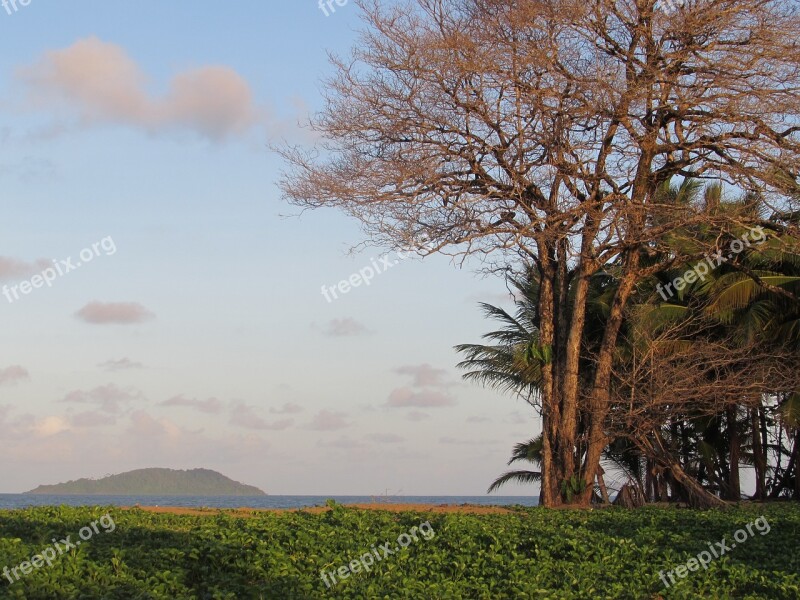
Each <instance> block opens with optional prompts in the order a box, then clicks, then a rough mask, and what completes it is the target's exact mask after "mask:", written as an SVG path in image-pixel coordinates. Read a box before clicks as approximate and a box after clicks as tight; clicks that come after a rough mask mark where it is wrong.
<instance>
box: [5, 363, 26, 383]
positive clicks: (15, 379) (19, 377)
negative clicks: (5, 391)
mask: <svg viewBox="0 0 800 600" xmlns="http://www.w3.org/2000/svg"><path fill="white" fill-rule="evenodd" d="M26 379H30V375H29V373H28V369H26V368H24V367H21V366H19V365H11V366H10V367H6V368H5V369H0V385H13V384H15V383H19V382H20V381H25V380H26Z"/></svg>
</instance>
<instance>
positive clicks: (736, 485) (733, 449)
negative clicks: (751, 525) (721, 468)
mask: <svg viewBox="0 0 800 600" xmlns="http://www.w3.org/2000/svg"><path fill="white" fill-rule="evenodd" d="M737 408H738V407H736V406H729V407H728V408H727V409H726V411H725V414H726V420H727V421H728V441H729V442H730V451H729V453H728V459H729V460H728V462H729V463H730V475H729V477H728V496H727V497H728V500H733V501H734V502H739V500H741V499H742V487H741V484H740V481H739V453H740V450H741V441H740V439H739V427H738V425H737V415H738V412H739V411H738V410H737Z"/></svg>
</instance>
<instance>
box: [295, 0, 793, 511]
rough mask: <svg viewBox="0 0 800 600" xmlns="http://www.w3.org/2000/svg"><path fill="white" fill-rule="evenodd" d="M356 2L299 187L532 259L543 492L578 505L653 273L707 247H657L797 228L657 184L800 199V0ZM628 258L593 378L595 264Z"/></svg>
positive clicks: (437, 238) (414, 231)
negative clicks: (624, 347)
mask: <svg viewBox="0 0 800 600" xmlns="http://www.w3.org/2000/svg"><path fill="white" fill-rule="evenodd" d="M358 4H359V5H360V7H361V9H362V11H363V14H364V18H365V21H366V27H365V30H364V31H363V33H362V36H361V40H360V43H359V45H358V46H357V47H356V48H355V49H354V50H353V53H352V56H351V57H349V58H347V59H344V58H334V59H333V62H334V65H335V67H336V75H335V76H334V77H333V78H332V79H330V80H329V81H327V82H326V86H325V92H326V101H327V102H326V107H325V109H324V110H323V111H322V112H321V114H320V115H318V117H317V118H316V119H315V120H314V121H313V127H314V128H315V130H316V131H317V132H319V133H320V134H321V136H322V137H323V139H324V140H325V141H324V143H322V144H321V145H320V147H319V148H317V149H315V150H312V151H305V150H303V149H300V148H291V147H287V148H283V149H282V150H281V152H282V154H283V156H284V157H285V159H286V160H287V161H288V164H289V168H288V170H287V172H286V173H285V174H284V177H283V179H282V189H283V191H284V193H285V196H286V197H287V198H288V199H289V200H290V201H291V202H293V203H295V204H297V205H299V206H301V207H321V206H335V207H338V208H340V209H342V210H344V211H346V212H347V213H349V214H351V215H353V216H355V217H356V218H357V219H359V220H360V221H361V222H362V223H363V224H364V226H365V229H366V230H367V231H368V233H369V234H370V236H371V238H372V239H373V240H374V241H376V242H378V243H388V244H403V245H405V244H408V243H414V242H420V241H421V240H425V241H426V242H433V244H434V247H435V248H436V249H439V250H441V251H444V252H452V253H454V254H456V255H459V254H464V255H466V254H484V255H489V256H491V257H492V259H491V260H493V261H495V260H496V261H497V262H512V263H513V262H514V261H515V257H516V256H522V257H524V259H525V260H527V261H532V262H533V264H534V265H535V266H536V268H537V269H538V271H539V275H540V280H541V291H540V298H539V317H540V321H541V322H540V336H541V339H540V346H541V347H540V349H539V352H538V355H539V356H541V357H543V358H542V363H543V365H542V366H543V370H544V386H543V389H542V417H543V423H544V444H543V485H542V495H543V502H544V504H546V505H550V506H553V505H557V504H559V503H561V502H562V501H563V495H562V491H563V484H564V482H569V481H574V476H575V475H578V476H579V477H581V478H582V479H583V481H584V485H583V486H581V489H583V490H584V491H583V492H582V493H581V495H580V500H581V501H582V502H588V501H589V498H590V494H591V490H592V489H593V483H594V480H595V477H596V475H597V471H598V468H599V464H600V455H601V451H602V449H603V447H604V446H605V445H606V444H607V441H608V432H607V430H606V422H607V416H608V412H609V410H610V407H611V405H612V402H611V400H612V399H611V395H610V394H611V381H612V364H613V354H614V348H615V346H616V343H617V337H618V335H619V331H620V327H621V324H622V321H623V314H624V310H625V307H626V305H627V304H628V302H629V300H630V297H631V294H632V293H633V291H634V288H635V285H636V282H637V281H638V280H640V279H641V278H642V277H644V276H647V275H649V274H651V273H653V272H655V271H657V270H660V269H663V268H665V267H667V266H669V264H670V263H671V262H673V261H676V260H687V259H688V258H689V257H687V256H683V257H681V256H676V255H675V253H674V250H670V251H669V252H664V253H663V254H659V252H660V251H661V250H663V248H662V243H661V241H662V240H664V239H665V237H666V236H668V235H669V234H670V232H672V231H675V230H677V229H679V228H683V227H686V226H688V225H691V224H693V223H700V222H710V221H714V222H713V223H710V224H713V225H714V226H715V227H720V228H725V227H727V226H731V227H732V226H734V225H745V224H758V223H761V224H762V225H763V226H764V227H777V225H775V224H774V223H773V222H770V221H768V220H762V219H761V218H760V217H759V216H758V215H753V214H748V213H747V211H743V212H742V213H740V214H735V215H731V214H724V215H723V214H721V215H716V216H712V215H711V214H710V213H708V212H703V211H698V210H692V209H691V207H689V208H687V207H682V208H681V209H680V210H677V209H676V207H675V206H671V205H664V204H660V203H659V202H658V200H657V198H658V195H657V190H658V188H659V186H660V185H661V184H662V183H663V182H665V181H668V180H669V179H670V178H672V177H676V176H677V177H681V176H683V177H689V176H691V177H699V178H709V179H712V178H713V179H719V180H722V181H723V182H725V184H726V185H729V186H736V187H737V188H738V189H740V190H743V191H752V192H759V193H760V194H761V195H762V197H763V198H765V199H766V202H767V203H768V204H770V205H771V206H772V207H773V208H774V210H775V211H784V212H785V211H787V210H793V209H794V207H792V206H791V204H790V202H791V201H790V195H789V191H790V190H789V189H790V188H791V187H792V186H794V185H795V182H796V180H797V171H796V168H797V165H798V164H800V163H798V160H797V159H798V151H800V145H799V144H798V132H800V124H799V123H798V115H800V110H799V109H800V94H799V93H798V87H799V86H800V48H798V45H797V42H796V41H795V39H794V35H793V32H796V31H798V30H800V19H799V18H798V15H797V13H796V9H797V4H798V3H797V2H796V1H787V0H688V1H687V2H685V3H684V6H683V7H682V8H680V9H678V10H676V11H672V12H667V11H663V10H660V9H659V8H658V7H657V4H658V3H657V2H656V1H655V0H414V1H411V0H408V1H405V0H403V1H400V2H391V3H381V2H380V1H379V0H360V1H359V2H358ZM385 4H389V5H388V6H384V5H385ZM655 215H658V216H659V218H654V217H655ZM710 249H711V248H700V247H695V248H693V249H692V250H691V252H696V253H698V254H700V253H703V252H706V251H708V250H710ZM495 257H496V258H495ZM656 257H657V258H656ZM611 265H613V269H614V274H615V276H616V278H617V280H618V282H619V285H618V287H617V289H616V292H615V295H614V297H613V299H612V301H611V304H610V309H609V316H608V319H607V322H606V328H605V331H604V335H603V339H602V343H601V345H600V347H599V349H598V352H597V353H596V356H595V359H594V364H593V365H592V380H591V382H590V384H589V386H588V389H581V388H582V386H581V374H582V373H581V370H582V368H583V367H582V364H581V361H580V358H581V340H582V337H583V330H584V327H585V324H586V300H587V292H588V289H589V281H590V278H591V277H592V276H593V275H594V274H596V273H598V272H599V271H601V270H604V269H608V268H612V267H611ZM571 279H574V281H571ZM568 289H570V292H571V294H574V295H572V296H571V298H569V302H568V294H567V291H568ZM579 420H583V421H584V422H585V423H586V425H587V431H588V437H587V439H586V443H585V444H582V443H581V444H579V441H578V439H577V438H578V423H579Z"/></svg>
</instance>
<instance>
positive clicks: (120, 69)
mask: <svg viewBox="0 0 800 600" xmlns="http://www.w3.org/2000/svg"><path fill="white" fill-rule="evenodd" d="M16 79H17V81H19V82H20V83H22V85H23V86H24V87H25V89H26V91H27V92H28V96H29V102H30V104H31V105H33V106H34V107H37V108H46V109H56V110H62V111H63V109H67V111H68V112H69V113H71V114H72V115H73V116H74V118H75V120H76V125H77V126H78V127H88V126H92V125H98V124H103V123H113V124H119V125H125V126H129V127H134V128H137V129H141V130H143V131H145V132H147V133H149V134H151V135H157V134H162V133H165V132H170V131H188V132H192V133H195V134H197V135H199V136H202V137H204V138H207V139H209V140H212V141H215V142H218V141H222V140H224V139H226V138H229V137H231V136H237V135H241V134H243V133H245V132H247V131H248V130H249V129H250V128H251V127H252V126H253V125H254V124H255V123H257V122H258V120H259V118H260V114H259V113H260V111H259V109H258V108H257V107H256V105H255V104H254V101H253V93H252V90H251V89H250V86H249V84H248V83H247V82H246V81H245V80H244V79H243V78H242V77H241V76H240V75H239V74H238V73H236V71H234V70H233V69H231V68H229V67H225V66H217V65H206V66H201V67H198V68H194V69H190V70H186V71H183V72H180V73H177V74H175V75H174V76H173V78H172V80H171V81H170V83H169V86H168V90H167V92H166V93H165V94H163V95H161V96H155V95H152V94H150V93H149V87H151V85H150V81H149V78H148V77H147V75H146V74H145V73H144V72H143V71H142V70H141V68H140V67H139V65H138V64H137V63H136V62H135V61H134V60H133V59H132V58H131V57H130V56H128V54H127V53H126V52H125V50H124V49H123V48H121V47H120V46H118V45H116V44H112V43H108V42H104V41H102V40H100V39H98V38H96V37H89V38H85V39H82V40H78V41H77V42H75V43H74V44H72V45H71V46H68V47H66V48H62V49H59V50H51V51H49V52H47V53H45V55H44V56H43V57H42V58H41V59H40V60H39V61H38V62H36V63H35V64H31V65H28V66H25V67H22V68H20V69H18V70H17V72H16Z"/></svg>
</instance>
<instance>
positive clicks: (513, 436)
mask: <svg viewBox="0 0 800 600" xmlns="http://www.w3.org/2000/svg"><path fill="white" fill-rule="evenodd" d="M0 4H2V3H0ZM360 26H361V25H360V21H359V16H358V8H357V7H356V6H355V5H354V4H353V3H352V2H346V3H345V4H344V5H343V6H339V5H337V4H333V9H328V14H327V16H326V14H325V13H324V12H323V11H322V10H321V9H320V7H319V6H318V4H317V3H316V1H315V0H298V1H296V2H280V3H278V2H272V1H269V2H264V1H263V0H240V1H238V2H236V3H235V4H234V3H223V2H212V1H209V0H203V1H197V0H194V1H191V2H190V1H188V0H172V1H170V2H163V1H159V2H155V1H152V0H143V1H140V2H136V3H123V2H108V0H82V1H81V2H47V1H45V0H27V3H26V4H25V5H23V4H22V0H17V2H16V9H15V8H14V4H13V3H12V2H11V0H7V8H2V7H1V6H0V207H2V211H3V217H4V218H2V219H0V240H2V241H1V242H0V285H2V286H3V287H2V295H1V296H0V328H1V329H2V332H3V335H2V344H0V452H2V456H3V461H2V466H0V493H18V492H22V491H25V490H28V489H31V488H33V487H36V486H37V485H39V484H49V483H57V482H61V481H67V480H71V479H77V478H81V477H102V476H104V475H107V474H110V473H120V472H123V471H127V470H130V469H135V468H144V467H167V468H174V469H188V468H198V467H202V468H210V469H215V470H218V471H220V472H221V473H223V474H225V475H227V476H229V477H231V478H233V479H235V480H238V481H242V482H245V483H248V484H251V485H256V486H258V487H260V488H262V489H263V490H265V491H267V492H268V493H270V494H315V495H316V494H319V495H325V494H330V495H349V494H352V495H362V494H363V495H379V494H390V495H479V494H483V493H484V492H485V490H486V488H487V487H488V485H489V484H490V483H491V481H492V480H493V479H494V478H495V477H497V476H498V475H499V474H501V473H502V472H503V471H504V470H505V469H506V461H507V460H508V458H509V456H510V452H511V448H512V446H513V445H514V444H515V443H516V442H521V441H525V440H527V439H529V438H531V437H533V435H534V434H536V433H537V432H538V424H537V421H536V419H535V415H534V412H533V409H531V408H530V407H529V406H528V405H527V404H526V403H525V402H524V401H523V400H521V399H518V398H514V397H510V396H503V395H501V394H499V393H498V392H495V391H492V390H486V389H482V388H480V387H478V386H476V385H474V384H467V383H464V382H463V381H462V380H461V378H460V372H459V371H458V370H457V369H456V368H455V364H456V363H457V362H458V355H457V354H456V353H455V352H454V350H453V346H454V345H455V344H459V343H467V342H478V341H479V338H480V336H481V334H482V333H485V332H486V331H489V330H490V327H491V326H492V324H491V323H489V322H487V321H486V320H485V319H484V318H483V316H482V315H481V312H480V310H479V307H478V302H479V301H487V302H491V303H494V304H501V305H504V306H506V307H508V306H509V297H508V294H507V292H506V289H505V284H504V282H503V281H502V280H501V279H499V278H494V277H489V278H487V277H483V276H479V275H478V267H479V265H476V264H471V263H468V264H467V265H455V264H453V263H452V262H451V260H450V259H449V258H448V257H444V256H432V257H426V258H424V259H419V258H415V257H410V256H407V255H397V254H396V252H395V249H392V248H377V247H367V248H362V249H359V250H357V251H355V252H353V251H351V250H353V248H354V247H356V246H357V245H358V244H359V243H360V242H362V241H364V239H365V237H364V234H363V232H362V231H361V229H360V227H359V224H358V223H357V222H355V221H354V220H352V219H350V218H348V217H346V216H345V215H343V214H340V213H338V212H336V211H333V210H319V211H312V212H304V213H303V214H300V211H299V210H298V209H297V208H296V207H293V206H291V205H289V204H288V203H286V202H285V201H284V200H283V199H282V198H281V193H280V190H279V189H278V187H277V185H276V182H277V180H278V178H279V173H280V171H281V168H282V164H281V160H280V158H279V157H278V156H276V154H275V153H274V152H273V151H272V150H271V148H273V147H274V145H275V144H281V143H290V144H301V145H313V144H314V143H316V142H317V141H318V140H317V139H316V136H315V134H314V133H313V132H312V131H310V130H309V129H308V127H306V126H304V123H305V122H306V121H307V119H308V117H309V115H310V114H313V112H314V111H316V110H319V109H320V108H321V106H322V103H321V98H322V94H321V90H322V86H323V81H324V79H325V77H326V76H328V75H330V74H331V72H332V69H331V67H330V64H329V58H328V57H329V52H333V53H337V54H340V55H343V54H346V53H347V52H348V50H349V49H350V48H351V47H352V45H353V44H354V43H356V39H357V30H358V28H359V27H360ZM387 253H388V255H387V260H388V261H389V264H390V265H391V267H390V268H388V267H386V266H384V265H385V264H386V262H385V261H380V260H379V257H381V256H383V255H384V254H387ZM374 265H378V268H379V269H380V270H381V271H382V272H380V273H379V274H376V275H375V276H374V277H373V278H372V279H371V281H370V282H369V285H365V284H361V285H359V286H358V287H352V288H351V289H349V290H348V291H346V293H341V292H336V298H333V297H332V296H333V294H332V293H330V291H328V293H327V297H328V299H326V294H325V293H323V286H326V288H325V289H327V290H330V288H335V287H337V285H338V284H339V282H340V281H343V280H349V279H350V278H351V276H353V275H354V274H357V273H358V272H359V271H361V270H363V269H366V268H368V267H373V270H376V269H375V268H374ZM364 273H365V274H368V271H364ZM355 281H357V282H361V281H363V280H359V279H357V278H356V279H355ZM342 289H346V286H343V288H342ZM329 300H330V301H329ZM535 493H536V490H535V489H533V488H531V487H516V486H508V487H507V488H505V491H504V494H507V495H524V494H535Z"/></svg>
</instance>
